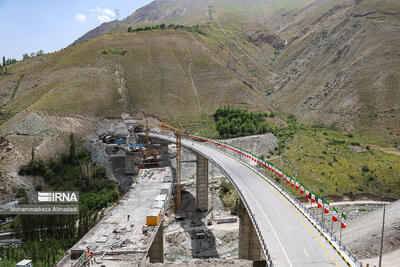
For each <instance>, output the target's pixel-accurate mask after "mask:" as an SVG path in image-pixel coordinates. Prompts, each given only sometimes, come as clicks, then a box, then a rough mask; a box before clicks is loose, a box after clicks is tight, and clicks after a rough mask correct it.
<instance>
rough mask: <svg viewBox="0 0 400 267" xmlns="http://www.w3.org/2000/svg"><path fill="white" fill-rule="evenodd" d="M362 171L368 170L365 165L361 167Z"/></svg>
mask: <svg viewBox="0 0 400 267" xmlns="http://www.w3.org/2000/svg"><path fill="white" fill-rule="evenodd" d="M361 170H362V172H369V168H368V166H367V165H364V166H362V167H361Z"/></svg>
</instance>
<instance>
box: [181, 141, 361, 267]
mask: <svg viewBox="0 0 400 267" xmlns="http://www.w3.org/2000/svg"><path fill="white" fill-rule="evenodd" d="M186 136H187V137H188V138H189V139H193V138H195V139H201V140H203V141H207V145H209V146H211V147H212V148H214V149H215V148H221V145H224V146H225V147H223V148H225V149H223V151H224V152H225V153H226V154H227V155H229V156H231V157H234V158H236V159H238V160H240V161H241V162H243V163H244V164H246V165H247V166H248V167H249V168H251V169H253V170H254V171H256V172H257V173H258V174H259V175H261V176H262V177H263V178H264V179H265V181H267V182H268V183H269V184H271V185H273V186H274V188H275V189H276V190H278V192H280V193H281V194H282V195H283V196H284V197H285V198H286V199H288V201H289V202H291V203H292V204H293V205H294V206H295V207H296V208H297V209H298V210H299V211H300V212H301V213H302V214H303V215H304V216H305V217H306V218H307V220H308V221H309V222H310V223H311V224H312V225H313V226H314V227H315V228H316V229H317V230H318V232H319V233H320V234H321V235H322V236H323V237H324V238H325V239H326V240H327V241H328V242H329V244H330V245H331V246H332V247H333V248H334V249H335V250H336V252H337V253H338V254H339V255H340V256H341V258H342V259H343V260H344V261H345V262H346V263H347V265H349V266H359V267H362V266H363V265H362V262H361V261H360V260H359V259H358V258H357V257H356V256H355V255H354V254H353V253H352V252H351V251H350V250H348V249H347V248H346V246H345V245H343V244H340V243H339V242H338V241H337V239H336V237H335V235H334V234H333V233H332V232H331V231H329V230H328V229H326V228H325V227H322V225H321V224H320V222H319V220H318V218H316V217H315V216H314V215H313V214H312V213H311V212H310V211H309V210H308V208H307V207H305V206H304V205H303V204H302V203H301V202H300V201H299V200H298V199H297V198H296V197H294V196H293V195H292V194H291V193H290V192H288V191H287V190H286V189H285V188H284V187H283V186H281V185H278V184H277V183H276V182H275V181H274V180H273V179H271V178H270V177H268V176H267V175H265V174H264V173H262V172H259V171H258V170H257V169H255V168H253V167H252V166H250V165H249V164H248V163H247V162H246V161H243V159H242V156H241V154H240V156H239V157H238V155H237V154H236V153H232V154H230V153H229V149H228V148H226V147H227V146H229V145H226V144H223V143H221V142H219V141H215V140H212V139H208V138H204V137H199V136H190V135H186ZM229 147H230V146H229ZM230 148H232V147H230ZM236 149H237V148H236ZM218 150H219V149H218ZM239 151H240V152H242V153H245V154H247V156H250V158H248V157H246V159H252V158H253V157H254V156H253V155H251V154H249V153H247V152H245V151H242V150H241V149H240V150H239ZM232 152H233V151H232ZM257 160H258V161H261V160H260V159H258V158H257ZM250 161H251V160H250ZM249 163H250V162H249ZM223 172H224V171H223ZM224 174H225V175H226V176H227V177H229V176H228V175H227V174H226V173H225V172H224ZM233 185H234V186H235V188H236V190H237V192H238V193H239V194H240V196H241V199H244V198H243V195H242V194H241V191H240V190H238V188H237V185H235V184H234V183H233ZM244 203H245V204H246V208H247V210H248V211H249V207H248V204H247V203H246V202H245V201H244ZM249 215H250V218H251V219H252V222H253V224H254V225H255V228H256V232H257V235H258V236H259V238H260V241H261V242H262V246H266V244H265V242H264V240H263V238H262V236H261V234H260V232H259V227H258V224H257V223H256V221H255V218H254V215H253V214H252V213H251V212H249ZM263 249H264V248H263ZM264 253H265V255H266V256H267V257H268V258H270V256H269V254H268V249H267V248H266V247H265V249H264ZM349 260H350V261H352V263H353V264H352V263H351V262H350V261H349ZM271 264H272V262H271ZM271 266H272V265H271Z"/></svg>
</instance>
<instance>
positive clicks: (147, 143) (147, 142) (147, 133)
mask: <svg viewBox="0 0 400 267" xmlns="http://www.w3.org/2000/svg"><path fill="white" fill-rule="evenodd" d="M149 143H150V142H149V122H148V120H146V149H147V150H148V149H149Z"/></svg>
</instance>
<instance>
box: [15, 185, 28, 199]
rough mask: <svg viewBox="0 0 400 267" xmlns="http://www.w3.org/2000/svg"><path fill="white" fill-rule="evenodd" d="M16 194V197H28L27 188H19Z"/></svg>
mask: <svg viewBox="0 0 400 267" xmlns="http://www.w3.org/2000/svg"><path fill="white" fill-rule="evenodd" d="M15 196H16V197H26V196H27V194H26V191H25V188H22V187H21V188H18V192H17V194H16V195H15Z"/></svg>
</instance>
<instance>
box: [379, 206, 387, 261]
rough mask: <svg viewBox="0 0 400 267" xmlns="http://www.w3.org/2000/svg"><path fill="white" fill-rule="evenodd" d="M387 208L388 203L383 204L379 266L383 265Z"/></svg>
mask: <svg viewBox="0 0 400 267" xmlns="http://www.w3.org/2000/svg"><path fill="white" fill-rule="evenodd" d="M385 210H386V205H385V204H383V219H382V235H381V250H380V252H379V267H381V266H382V251H383V233H384V229H385Z"/></svg>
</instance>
